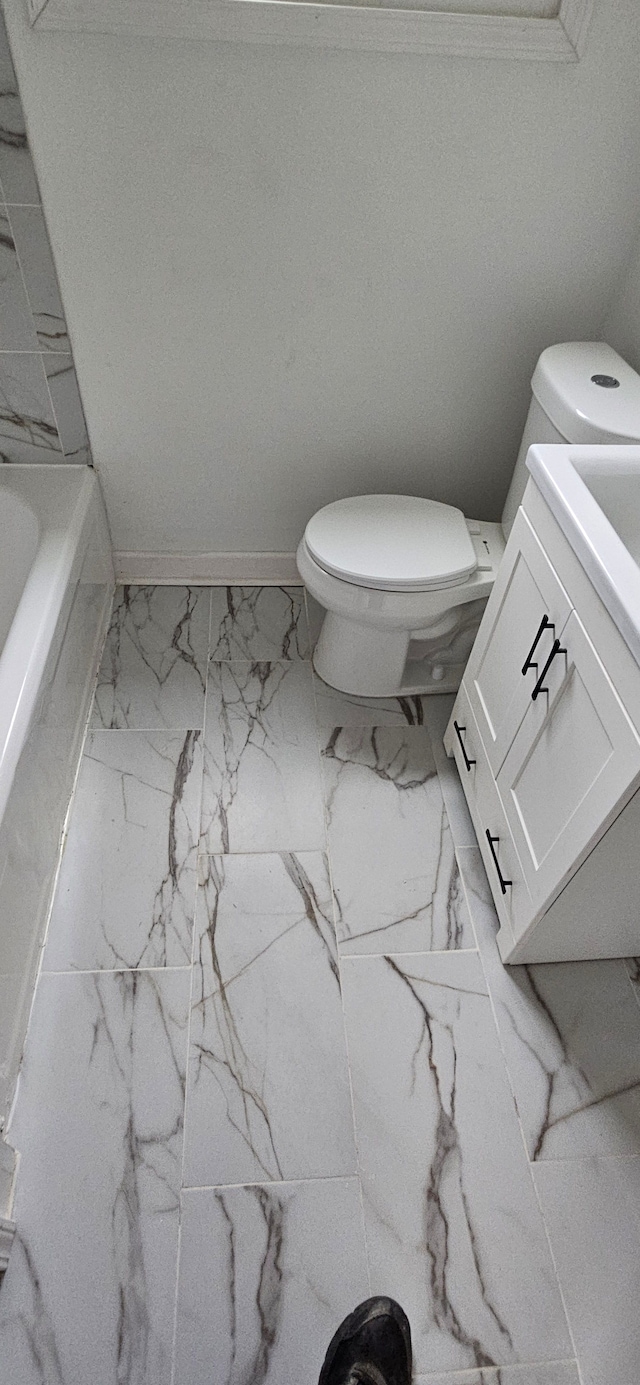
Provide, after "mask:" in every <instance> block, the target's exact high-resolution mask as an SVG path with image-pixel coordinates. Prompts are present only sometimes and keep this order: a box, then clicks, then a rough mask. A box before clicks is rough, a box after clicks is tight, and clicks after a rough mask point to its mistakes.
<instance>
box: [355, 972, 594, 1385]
mask: <svg viewBox="0 0 640 1385" xmlns="http://www.w3.org/2000/svg"><path fill="white" fill-rule="evenodd" d="M342 977H343V991H344V1001H345V1017H346V1025H347V1041H348V1047H349V1061H350V1067H351V1076H352V1084H353V1096H354V1106H355V1119H356V1140H357V1145H358V1152H359V1160H360V1166H361V1171H362V1177H363V1191H364V1209H365V1228H366V1237H367V1249H368V1256H369V1268H370V1273H371V1284H372V1291H373V1292H374V1293H389V1294H391V1295H393V1296H394V1297H396V1298H398V1299H399V1301H400V1302H401V1303H402V1304H403V1305H404V1307H405V1309H406V1311H407V1313H408V1315H409V1318H410V1321H411V1324H412V1330H413V1334H414V1345H415V1358H416V1369H417V1370H418V1371H422V1372H424V1371H427V1370H431V1371H432V1372H434V1371H438V1370H439V1371H446V1370H456V1369H457V1370H461V1369H463V1368H470V1367H472V1366H491V1365H500V1364H510V1363H515V1362H522V1363H524V1362H539V1361H541V1360H543V1361H544V1360H554V1359H559V1360H566V1359H567V1358H569V1357H571V1356H572V1350H571V1345H570V1341H569V1337H568V1333H567V1329H566V1324H565V1319H564V1313H563V1310H562V1304H561V1300H560V1296H559V1293H558V1288H557V1284H556V1280H555V1275H554V1270H553V1264H552V1261H551V1257H550V1255H549V1250H548V1246H547V1241H546V1236H545V1232H544V1227H543V1223H542V1219H541V1217H540V1212H539V1209H538V1205H537V1202H536V1198H535V1194H534V1189H533V1185H532V1182H531V1174H530V1169H529V1165H528V1162H527V1159H526V1155H525V1151H524V1148H523V1146H522V1140H521V1135H520V1130H519V1128H518V1121H517V1117H516V1112H515V1108H514V1105H513V1099H512V1096H511V1092H510V1090H509V1087H508V1083H507V1079H506V1074H505V1071H504V1063H503V1059H502V1054H501V1052H500V1047H499V1044H498V1039H497V1034H496V1031H495V1026H494V1021H493V1016H492V1012H491V1006H490V1001H489V997H488V994H487V991H486V986H485V982H484V977H483V975H482V969H481V966H480V961H479V958H478V957H477V956H475V955H473V954H470V953H466V954H461V953H459V954H457V955H456V954H455V953H449V954H447V955H439V956H412V957H405V958H403V957H398V956H396V957H367V958H365V957H362V958H345V959H343V961H342Z"/></svg>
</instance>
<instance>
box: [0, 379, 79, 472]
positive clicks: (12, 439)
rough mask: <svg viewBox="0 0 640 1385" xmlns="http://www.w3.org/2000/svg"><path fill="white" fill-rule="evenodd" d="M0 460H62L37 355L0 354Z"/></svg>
mask: <svg viewBox="0 0 640 1385" xmlns="http://www.w3.org/2000/svg"><path fill="white" fill-rule="evenodd" d="M0 462H64V455H63V452H62V444H61V442H60V438H59V436H58V429H57V426H56V421H55V418H54V416H53V410H52V408H51V400H50V398H49V390H48V388H47V381H46V377H45V373H44V369H43V365H42V359H41V357H40V356H28V355H20V354H18V353H15V352H3V353H0Z"/></svg>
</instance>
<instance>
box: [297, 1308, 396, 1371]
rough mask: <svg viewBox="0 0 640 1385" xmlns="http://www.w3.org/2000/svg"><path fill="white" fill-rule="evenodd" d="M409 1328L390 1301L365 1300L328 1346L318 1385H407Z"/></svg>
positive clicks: (346, 1319) (346, 1320)
mask: <svg viewBox="0 0 640 1385" xmlns="http://www.w3.org/2000/svg"><path fill="white" fill-rule="evenodd" d="M411 1367H412V1360H411V1328H410V1327H409V1320H408V1318H407V1315H406V1313H404V1312H403V1310H402V1308H401V1307H400V1304H399V1303H396V1302H395V1300H394V1299H392V1298H368V1299H365V1302H364V1303H360V1304H358V1307H357V1308H354V1310H353V1313H349V1316H348V1317H347V1318H345V1320H344V1322H342V1323H341V1324H340V1326H339V1328H338V1331H337V1332H336V1334H335V1336H334V1337H332V1339H331V1342H330V1343H329V1349H328V1351H327V1354H326V1356H325V1358H324V1365H323V1367H322V1370H321V1372H320V1379H319V1381H318V1385H410V1381H411Z"/></svg>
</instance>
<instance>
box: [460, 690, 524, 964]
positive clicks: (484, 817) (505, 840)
mask: <svg viewBox="0 0 640 1385" xmlns="http://www.w3.org/2000/svg"><path fill="white" fill-rule="evenodd" d="M456 728H457V729H456ZM445 747H446V749H447V752H448V753H449V754H453V756H454V758H455V761H456V765H457V767H458V773H459V775H460V779H461V782H462V786H463V788H464V792H465V797H466V799H467V803H468V806H469V812H470V814H471V818H472V821H473V825H474V828H475V831H476V836H477V838H478V846H479V847H480V851H481V853H482V858H483V861H484V865H485V870H486V872H487V876H488V879H489V884H490V886H491V891H492V894H493V898H494V901H495V905H496V910H497V913H498V918H499V919H500V923H501V925H502V926H506V929H507V936H508V937H509V938H510V937H511V936H512V937H513V938H517V937H519V936H520V934H521V933H523V932H524V931H525V929H527V928H528V927H529V925H530V923H531V921H532V918H533V904H532V901H531V896H530V894H529V891H528V888H527V884H526V880H525V875H524V871H523V869H522V865H521V863H520V860H519V858H518V852H517V849H516V846H515V843H514V840H513V836H512V834H511V831H510V829H509V825H508V822H507V818H506V815H505V812H504V808H503V805H502V803H501V802H500V795H499V793H498V790H497V788H496V784H495V780H494V777H493V772H492V770H491V766H490V764H489V761H488V757H487V754H486V751H485V749H484V746H483V744H482V738H481V736H480V732H479V730H478V726H477V723H476V720H475V717H474V715H473V710H472V707H471V703H470V700H469V697H468V693H467V690H466V688H465V685H464V683H463V684H462V686H461V687H460V689H459V690H458V695H457V697H456V702H455V706H454V709H453V713H452V716H451V721H450V722H449V726H448V727H447V733H446V736H445ZM489 838H491V841H490V840H489ZM507 882H509V883H507Z"/></svg>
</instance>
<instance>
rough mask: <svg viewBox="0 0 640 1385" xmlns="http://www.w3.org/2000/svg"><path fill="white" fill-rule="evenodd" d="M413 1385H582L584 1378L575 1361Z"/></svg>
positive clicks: (433, 1378) (419, 1380)
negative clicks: (581, 1379)
mask: <svg viewBox="0 0 640 1385" xmlns="http://www.w3.org/2000/svg"><path fill="white" fill-rule="evenodd" d="M413 1385H580V1377H579V1375H578V1366H577V1363H576V1362H575V1361H554V1362H552V1363H551V1364H543V1365H540V1366H501V1367H500V1369H499V1370H497V1371H494V1370H480V1371H461V1372H460V1373H458V1371H456V1372H455V1373H453V1374H452V1373H451V1372H449V1371H447V1373H446V1375H417V1376H415V1377H414V1381H413Z"/></svg>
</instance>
